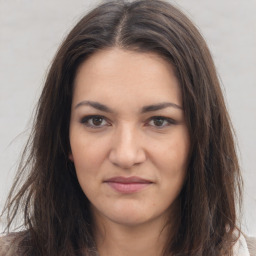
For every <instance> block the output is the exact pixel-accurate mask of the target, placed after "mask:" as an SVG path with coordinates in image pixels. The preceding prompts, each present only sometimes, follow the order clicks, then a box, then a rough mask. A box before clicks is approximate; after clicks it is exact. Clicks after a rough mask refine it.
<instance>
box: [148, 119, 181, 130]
mask: <svg viewBox="0 0 256 256" xmlns="http://www.w3.org/2000/svg"><path fill="white" fill-rule="evenodd" d="M172 124H176V121H175V120H173V119H172V118H168V117H163V116H154V117H151V118H150V121H149V122H148V125H150V126H153V127H156V128H165V127H167V126H170V125H172Z"/></svg>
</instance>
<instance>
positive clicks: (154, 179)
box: [0, 0, 249, 256]
mask: <svg viewBox="0 0 256 256" xmlns="http://www.w3.org/2000/svg"><path fill="white" fill-rule="evenodd" d="M28 151H29V154H27V152H28ZM27 171H28V174H26V175H27V178H26V180H25V182H24V183H23V185H22V186H21V187H20V188H19V189H18V185H19V184H20V180H21V178H22V177H23V176H24V174H25V173H26V172H27ZM240 194H241V176H240V171H239V166H238V161H237V156H236V152H235V147H234V141H233V135H232V127H231V124H230V120H229V117H228V113H227V111H226V107H225V103H224V100H223V96H222V93H221V89H220V86H219V82H218V78H217V75H216V71H215V67H214V64H213V61H212V58H211V55H210V53H209V50H208V48H207V46H206V43H205V41H204V40H203V38H202V36H201V35H200V33H199V32H198V30H197V29H196V28H195V26H194V25H193V24H192V23H191V21H189V20H188V18H187V17H185V16H184V14H182V13H181V12H180V11H179V10H177V9H176V8H175V7H173V6H172V5H170V4H168V3H166V2H162V1H151V0H147V1H145V0H141V1H134V2H131V3H126V2H123V1H114V2H108V3H106V4H103V5H100V6H99V7H98V8H96V9H94V10H93V11H91V12H90V13H89V14H88V15H86V16H85V17H84V18H83V19H82V20H81V21H80V22H79V23H78V24H77V25H76V26H75V27H74V29H73V30H72V31H71V32H70V33H69V35H68V36H67V38H66V39H65V40H64V42H63V43H62V45H61V47H60V49H59V50H58V52H57V54H56V57H55V58H54V61H53V63H52V66H51V69H50V71H49V74H48V77H47V80H46V83H45V86H44V89H43V92H42V95H41V97H40V100H39V104H38V109H37V113H36V118H35V124H34V130H33V132H32V135H31V138H30V140H29V142H28V144H27V148H26V150H25V153H24V157H23V161H22V164H21V166H20V170H19V174H18V176H17V178H16V181H15V183H14V185H13V188H12V191H11V193H10V196H9V198H8V201H7V204H6V209H5V211H6V212H7V217H8V226H7V229H8V230H9V229H10V228H11V227H12V225H13V224H14V221H15V219H16V218H17V215H18V212H19V211H21V212H22V213H23V216H24V222H23V225H22V231H20V232H16V233H10V234H9V235H7V236H5V237H3V238H2V241H1V246H2V251H0V252H1V253H2V254H1V255H22V256H23V255H38V256H39V255H51V256H64V255H69V256H71V255H100V256H105V255H112V256H115V255H119V256H120V255H133V256H136V255H154V256H158V255H159V256H160V255H161V256H162V255H164V256H165V255H166V256H167V255H168V256H169V255H208V256H211V255H242V253H243V254H244V255H249V254H248V253H249V252H248V249H247V245H246V242H245V240H244V237H243V236H242V235H240V231H239V227H238V224H237V214H236V203H237V202H240V200H241V199H240ZM10 244H11V245H12V246H10Z"/></svg>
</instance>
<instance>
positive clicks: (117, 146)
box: [109, 125, 146, 169]
mask: <svg viewBox="0 0 256 256" xmlns="http://www.w3.org/2000/svg"><path fill="white" fill-rule="evenodd" d="M140 137H141V136H140V135H139V132H138V131H136V128H134V127H130V126H128V125H126V126H125V125H123V127H120V128H119V129H117V130H116V132H115V133H114V135H113V139H112V142H111V150H110V154H109V160H110V161H111V162H112V163H113V164H114V165H116V166H119V167H120V168H122V169H129V168H131V167H133V166H134V165H138V164H141V163H143V162H144V161H145V160H146V152H145V150H144V148H143V145H142V144H143V143H142V140H141V138H140Z"/></svg>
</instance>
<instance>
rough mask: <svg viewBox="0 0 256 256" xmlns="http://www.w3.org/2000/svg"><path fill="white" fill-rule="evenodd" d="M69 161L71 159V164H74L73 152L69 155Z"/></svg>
mask: <svg viewBox="0 0 256 256" xmlns="http://www.w3.org/2000/svg"><path fill="white" fill-rule="evenodd" d="M68 159H69V160H70V161H71V162H74V158H73V154H72V153H71V152H70V153H69V154H68Z"/></svg>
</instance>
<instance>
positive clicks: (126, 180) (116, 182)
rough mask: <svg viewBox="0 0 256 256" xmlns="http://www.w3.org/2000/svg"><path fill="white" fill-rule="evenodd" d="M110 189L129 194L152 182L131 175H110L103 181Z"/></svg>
mask: <svg viewBox="0 0 256 256" xmlns="http://www.w3.org/2000/svg"><path fill="white" fill-rule="evenodd" d="M104 183H107V184H108V185H109V186H110V187H111V188H112V189H114V190H115V191H117V192H119V193H122V194H131V193H136V192H139V191H141V190H143V189H144V188H146V187H148V186H150V185H151V184H152V183H153V182H152V181H150V180H147V179H143V178H141V177H137V176H132V177H122V176H118V177H112V178H110V179H107V180H106V181H104Z"/></svg>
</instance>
